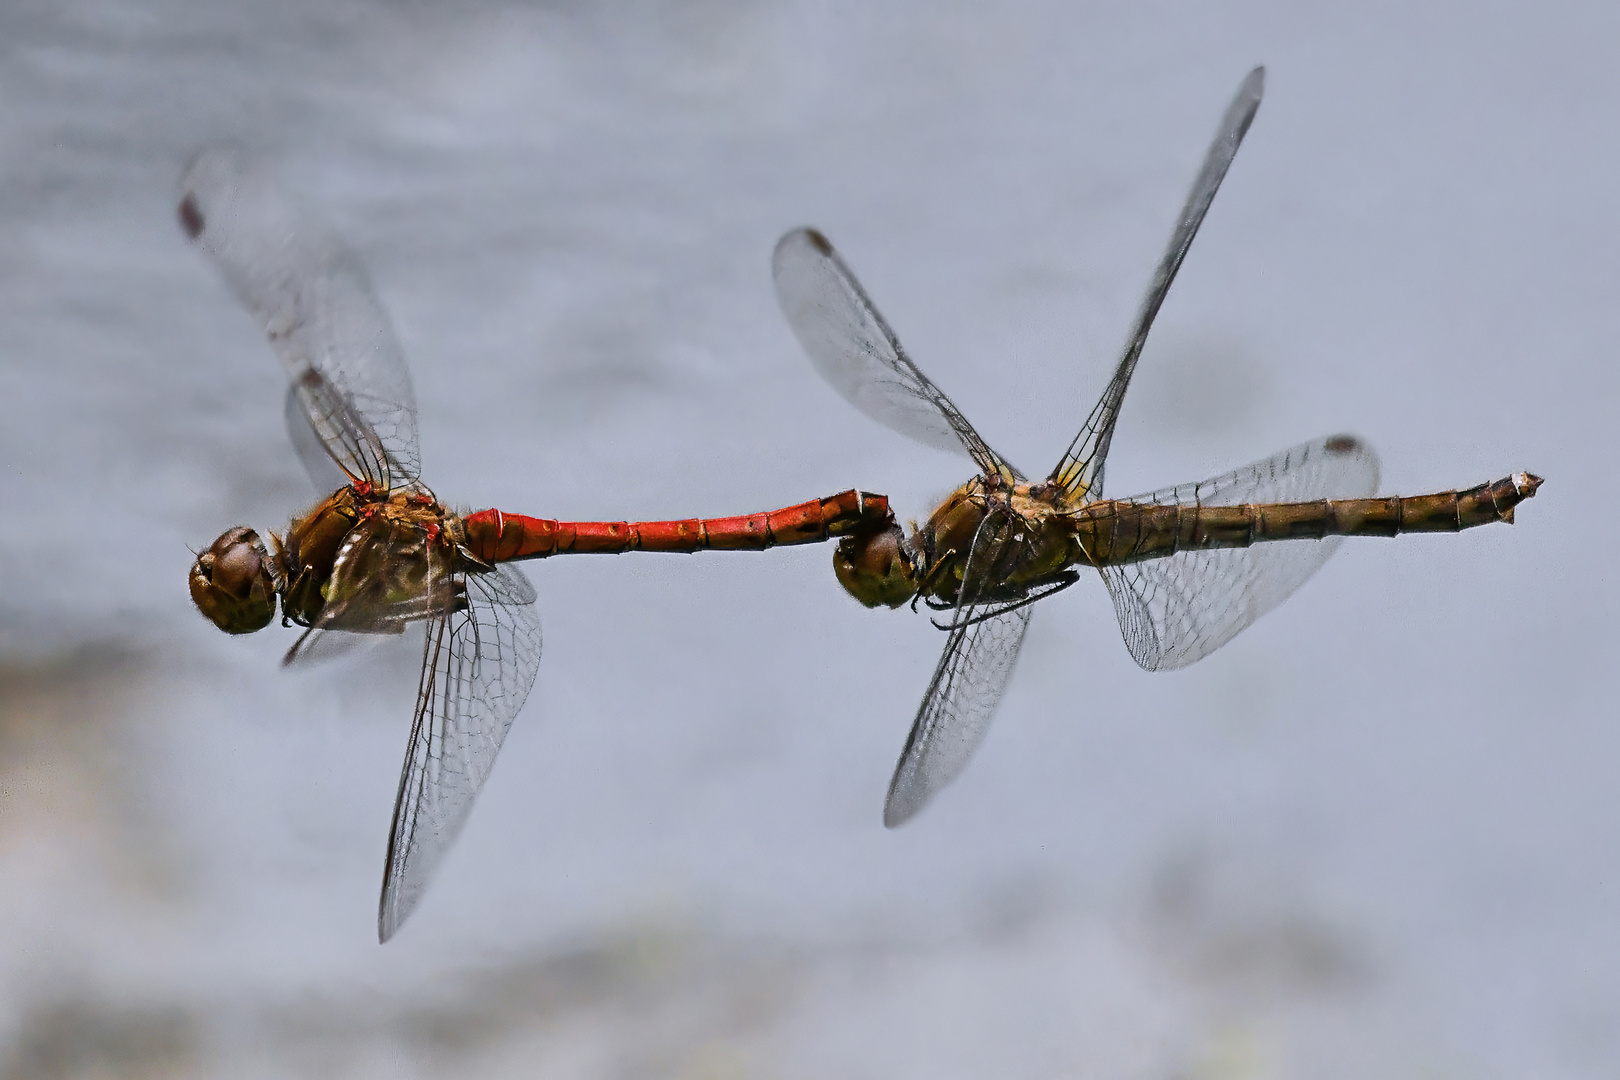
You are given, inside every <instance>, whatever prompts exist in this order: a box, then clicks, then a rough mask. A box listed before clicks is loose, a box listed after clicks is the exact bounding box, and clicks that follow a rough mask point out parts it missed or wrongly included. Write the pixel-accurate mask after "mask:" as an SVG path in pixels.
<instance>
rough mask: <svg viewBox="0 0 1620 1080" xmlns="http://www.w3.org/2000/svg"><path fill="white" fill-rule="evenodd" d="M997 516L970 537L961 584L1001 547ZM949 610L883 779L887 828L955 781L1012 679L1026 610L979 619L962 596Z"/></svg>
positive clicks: (981, 611)
mask: <svg viewBox="0 0 1620 1080" xmlns="http://www.w3.org/2000/svg"><path fill="white" fill-rule="evenodd" d="M1005 525H1006V522H1005V521H1001V522H994V523H993V522H992V520H991V518H988V517H987V518H986V519H985V522H984V524H982V525H981V526H980V529H979V534H978V536H977V537H976V538H975V541H974V545H973V552H972V553H971V555H970V557H969V559H970V564H969V566H968V567H967V570H966V572H965V573H964V575H963V578H964V581H973V580H975V576H974V574H973V571H974V566H973V565H972V564H973V563H974V562H980V563H981V564H982V563H992V564H993V563H995V562H997V561H999V558H1000V556H1001V555H1003V554H1004V553H1005V552H1006V550H1007V549H1006V547H1005V545H1006V544H1008V543H1011V542H1013V541H1011V540H1010V538H1008V536H1007V535H1006V534H1007V531H1008V530H1007V529H1006V528H1005V527H1004V526H1005ZM962 599H963V603H961V604H959V605H958V606H957V607H956V608H955V609H954V610H953V612H952V616H953V626H952V629H951V630H950V637H949V638H948V639H947V640H946V642H945V652H944V653H943V654H942V655H941V656H940V658H939V665H938V666H937V667H935V668H934V678H933V680H932V681H931V682H930V683H929V684H928V692H927V693H926V694H924V695H923V700H922V705H921V706H920V707H919V708H918V710H917V718H916V719H915V720H914V721H913V722H912V725H911V734H910V735H909V736H907V738H906V746H905V749H904V750H902V751H901V752H900V763H899V764H898V765H897V766H895V770H894V778H893V779H892V780H891V781H890V782H889V796H888V800H887V801H886V802H885V804H884V807H883V824H884V825H886V826H888V827H889V828H891V829H892V828H894V827H896V826H897V825H901V824H903V823H905V822H906V821H907V820H909V819H910V818H911V817H912V815H914V814H916V813H917V811H919V810H921V809H922V808H923V806H924V805H926V804H927V802H928V800H929V799H931V798H933V797H934V795H935V793H936V792H938V791H939V790H940V789H941V788H943V787H944V786H945V785H947V784H949V783H950V782H951V781H952V780H954V779H956V777H957V775H958V774H959V773H961V771H962V770H963V769H964V768H965V767H966V766H967V763H968V760H969V759H970V758H972V756H973V752H974V751H975V750H977V749H978V748H979V744H980V743H981V742H983V741H984V735H985V732H986V731H987V730H988V729H989V726H990V718H991V717H992V716H994V715H995V711H996V706H997V705H998V704H999V703H1000V701H1001V695H1002V693H1003V692H1005V691H1006V689H1007V680H1008V679H1009V678H1011V677H1012V671H1013V666H1014V664H1015V663H1016V662H1017V660H1018V649H1019V647H1020V646H1021V645H1022V644H1023V642H1024V631H1025V630H1027V629H1028V628H1029V616H1030V613H1031V612H1032V611H1033V608H1031V607H1020V608H1016V609H1013V610H1009V611H1004V612H1002V613H1000V614H996V615H990V616H989V617H988V618H986V617H984V615H985V611H986V609H985V608H984V607H983V606H982V605H980V604H977V603H975V602H974V599H973V597H971V596H967V595H964V596H963V598H962Z"/></svg>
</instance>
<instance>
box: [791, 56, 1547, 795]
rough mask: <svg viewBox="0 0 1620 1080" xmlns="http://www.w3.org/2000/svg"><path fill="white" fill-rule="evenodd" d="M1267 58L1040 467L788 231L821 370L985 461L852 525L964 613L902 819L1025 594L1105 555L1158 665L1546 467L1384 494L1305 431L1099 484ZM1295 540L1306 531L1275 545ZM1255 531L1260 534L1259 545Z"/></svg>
mask: <svg viewBox="0 0 1620 1080" xmlns="http://www.w3.org/2000/svg"><path fill="white" fill-rule="evenodd" d="M1263 85H1264V69H1262V68H1256V69H1254V71H1252V72H1250V74H1249V76H1248V77H1247V78H1246V79H1245V80H1244V81H1243V83H1242V85H1241V86H1240V87H1239V89H1238V92H1237V95H1236V97H1235V98H1234V99H1233V101H1232V103H1231V105H1230V106H1229V107H1228V109H1227V111H1226V114H1225V116H1224V117H1223V119H1222V120H1221V123H1220V128H1219V131H1218V132H1217V134H1216V137H1215V141H1214V143H1213V144H1212V145H1211V146H1210V148H1209V151H1208V153H1207V154H1206V156H1205V159H1204V164H1203V168H1202V169H1201V170H1200V171H1199V173H1198V177H1197V179H1196V180H1195V181H1194V183H1193V186H1192V190H1191V192H1190V194H1189V195H1188V197H1187V202H1186V205H1185V207H1184V208H1183V210H1182V212H1181V217H1180V219H1179V220H1178V222H1177V224H1176V227H1175V230H1174V232H1173V233H1172V235H1171V238H1170V244H1169V248H1168V250H1167V251H1166V252H1165V254H1164V257H1163V259H1162V260H1161V261H1160V263H1159V266H1158V269H1157V270H1156V272H1155V273H1154V275H1153V280H1152V283H1151V284H1150V285H1149V287H1148V292H1147V297H1146V299H1145V300H1144V302H1143V304H1142V308H1141V311H1140V313H1139V314H1138V316H1137V319H1136V324H1135V326H1134V327H1133V329H1132V331H1131V335H1130V337H1129V339H1128V342H1127V344H1126V347H1125V352H1124V355H1123V356H1122V357H1121V358H1120V361H1119V364H1118V366H1117V367H1116V368H1115V370H1114V375H1113V378H1112V379H1111V380H1110V381H1109V383H1108V386H1107V388H1106V389H1105V390H1104V391H1103V395H1102V399H1101V400H1100V401H1098V402H1097V405H1096V407H1095V408H1093V409H1092V410H1091V414H1090V416H1088V417H1087V419H1086V422H1085V424H1084V426H1083V427H1082V428H1081V429H1080V433H1079V434H1078V435H1076V436H1075V438H1074V441H1073V442H1072V443H1071V444H1070V445H1069V449H1068V450H1067V451H1066V452H1065V453H1064V455H1063V457H1062V459H1061V460H1059V462H1058V463H1057V466H1056V467H1055V468H1054V469H1053V470H1052V471H1051V472H1050V473H1049V474H1048V475H1047V477H1046V478H1045V479H1044V480H1042V481H1039V482H1037V483H1029V482H1027V481H1026V480H1025V478H1024V476H1023V474H1022V473H1020V472H1019V471H1018V470H1017V469H1015V468H1013V467H1012V465H1011V464H1009V463H1008V462H1007V459H1006V458H1004V457H1002V456H1001V455H1000V454H998V453H996V452H995V451H994V450H992V449H991V448H990V445H989V444H988V443H987V442H985V440H984V438H983V437H982V436H980V435H979V433H978V432H977V431H976V430H975V429H974V428H973V426H972V425H971V424H969V423H968V422H967V419H966V418H965V417H963V415H962V413H961V412H960V411H959V410H958V409H957V408H956V406H955V405H953V404H952V403H951V401H950V399H949V398H947V397H946V396H945V395H944V393H942V392H941V391H940V390H939V388H938V387H936V386H935V385H934V384H933V383H932V382H931V381H930V380H929V379H928V377H927V376H925V375H924V374H923V373H922V371H921V370H920V369H918V367H917V366H916V364H914V363H913V362H912V361H911V359H910V357H908V356H907V355H906V353H905V350H904V349H902V348H901V347H900V342H899V341H898V339H896V337H895V334H894V331H893V330H891V329H890V328H889V324H888V323H887V322H886V321H884V319H883V316H882V315H880V314H879V313H878V310H877V308H876V307H875V306H874V305H873V303H872V301H871V300H870V299H869V298H868V297H867V295H866V292H865V290H864V289H862V287H861V285H860V283H859V282H858V281H856V279H855V276H854V275H853V274H852V273H851V272H850V270H849V268H848V267H847V266H845V265H844V262H843V260H842V259H840V258H839V256H838V254H837V252H835V251H834V250H833V247H832V245H831V244H830V243H829V242H828V241H827V239H826V237H824V236H822V235H821V234H820V233H818V232H815V231H814V230H810V229H800V230H796V231H794V232H790V233H788V234H787V235H786V236H784V237H783V238H782V240H781V241H780V243H778V244H777V247H776V253H775V257H774V260H773V270H774V274H775V279H776V289H777V297H778V299H779V300H780V301H781V305H782V310H783V311H784V312H785V313H786V315H787V319H788V322H789V323H790V324H791V326H792V328H793V331H794V333H795V335H796V336H797V337H798V339H799V341H800V343H801V344H802V345H803V346H804V349H805V351H806V352H807V353H808V354H809V356H810V358H811V360H812V361H814V363H815V366H816V368H817V369H818V370H819V371H820V372H821V374H822V375H823V376H824V377H825V378H826V379H827V381H828V382H830V383H831V384H832V386H833V388H834V389H836V390H837V391H838V392H839V393H840V394H842V395H843V396H844V397H845V398H846V399H848V400H849V401H850V403H851V404H853V405H854V406H855V407H856V408H858V409H860V410H861V411H862V412H865V413H866V414H868V415H869V416H871V417H873V418H874V419H876V420H878V421H879V422H881V423H883V424H885V425H887V426H888V427H890V428H892V429H894V430H895V431H898V432H901V433H902V434H905V435H909V436H911V437H913V438H915V439H918V440H920V441H922V442H924V443H927V444H929V445H931V446H937V447H943V448H945V449H948V450H957V451H966V452H967V454H968V455H969V456H970V457H971V458H972V459H973V461H974V463H975V464H976V465H977V466H978V467H979V470H980V475H978V476H976V477H975V478H974V479H972V480H970V481H968V482H967V483H966V484H964V485H962V486H961V487H959V488H957V489H956V490H955V491H953V492H952V493H951V494H950V496H949V497H948V498H946V499H945V501H944V502H943V503H941V504H940V506H939V507H938V509H936V510H935V511H934V512H933V514H932V515H931V516H930V517H929V518H928V520H927V521H926V522H925V523H924V524H923V525H922V527H921V528H917V527H915V526H913V531H912V534H911V536H910V537H907V536H905V535H904V533H903V532H902V531H901V529H900V527H899V526H898V525H896V526H894V527H893V528H891V529H889V530H887V531H885V532H878V533H867V534H864V535H862V536H858V537H850V538H847V539H845V540H843V541H841V542H840V543H839V545H838V549H837V552H836V554H835V556H834V569H835V571H836V572H837V575H838V579H839V581H840V582H841V583H842V584H843V586H844V588H845V589H846V590H848V591H849V592H850V593H851V594H852V595H853V596H854V597H855V598H856V599H858V600H860V601H861V602H862V603H863V604H866V605H867V606H869V607H876V606H880V605H886V606H889V607H899V606H900V605H901V604H904V603H907V602H908V601H909V602H910V603H911V604H912V605H913V607H915V605H916V603H917V601H918V600H919V599H920V600H922V601H923V602H924V603H926V604H928V605H929V606H930V607H932V608H934V609H936V610H940V611H945V612H949V614H948V615H947V616H945V617H944V621H943V622H936V625H938V626H940V628H941V629H943V630H946V631H948V632H949V635H950V636H949V637H948V638H947V639H946V643H945V652H944V655H943V656H941V657H940V661H939V664H938V666H937V667H936V668H935V669H934V676H933V680H932V682H930V683H929V686H928V691H927V693H926V694H925V695H924V696H923V701H922V706H921V707H920V708H919V709H918V711H917V716H916V720H915V721H914V722H913V724H912V727H911V733H910V735H909V737H908V738H907V740H906V745H905V749H904V750H903V751H902V752H901V755H900V762H899V765H898V767H897V768H896V769H895V773H894V778H893V780H892V782H891V783H890V786H889V794H888V800H887V803H886V805H885V808H884V822H885V824H887V825H889V826H891V827H892V826H895V825H899V824H900V823H902V822H904V821H905V820H907V819H908V818H910V817H911V816H912V815H913V814H915V813H916V812H917V811H918V810H920V809H921V808H922V806H923V805H924V804H925V803H926V802H927V801H928V800H929V799H930V798H931V797H932V796H933V795H934V794H935V793H936V792H937V791H938V790H939V789H940V788H942V787H943V786H945V785H946V784H948V783H949V782H950V781H951V780H952V779H954V778H955V777H956V776H957V774H958V773H960V772H961V771H962V769H963V768H964V767H965V766H966V765H967V762H968V759H969V758H970V757H971V756H972V754H973V752H974V750H975V749H976V748H977V747H978V745H979V743H980V741H981V740H982V739H983V737H984V734H985V730H986V728H987V726H988V725H989V722H990V718H991V715H992V714H993V713H994V712H995V709H996V705H997V703H998V702H999V701H1000V699H1001V695H1002V691H1003V690H1004V688H1005V687H1006V685H1007V680H1008V678H1009V676H1010V675H1011V674H1012V669H1013V664H1014V661H1015V660H1016V659H1017V656H1018V650H1019V646H1020V645H1021V644H1022V642H1023V638H1024V631H1025V629H1026V628H1027V627H1028V625H1029V617H1030V607H1029V605H1030V604H1031V603H1033V602H1034V601H1036V600H1039V599H1042V598H1043V597H1046V596H1050V595H1051V594H1052V593H1055V592H1058V591H1060V590H1062V589H1065V588H1067V587H1068V586H1070V585H1072V584H1073V583H1074V582H1075V581H1077V580H1078V579H1079V577H1080V571H1081V569H1083V568H1086V567H1090V568H1094V569H1095V570H1097V571H1098V572H1099V573H1100V574H1101V576H1102V580H1103V584H1104V585H1105V586H1106V587H1107V589H1108V592H1109V595H1110V597H1111V598H1112V599H1113V603H1114V613H1115V615H1116V616H1117V617H1118V620H1119V625H1120V630H1121V631H1122V632H1123V634H1124V637H1125V646H1126V648H1127V649H1128V650H1129V651H1130V654H1131V656H1132V657H1133V658H1134V659H1135V660H1136V662H1137V663H1138V664H1140V665H1141V666H1142V667H1144V668H1146V669H1147V670H1149V671H1165V670H1170V669H1174V668H1179V667H1184V666H1186V665H1187V664H1191V663H1192V662H1193V661H1195V660H1198V659H1200V658H1201V657H1204V656H1207V655H1208V654H1209V653H1211V652H1213V651H1214V650H1215V649H1217V648H1219V647H1220V646H1221V645H1224V644H1225V643H1226V642H1228V641H1230V640H1231V639H1232V637H1233V636H1234V635H1236V634H1237V633H1238V632H1239V631H1240V630H1242V629H1243V628H1244V627H1246V626H1248V625H1249V624H1250V623H1252V622H1253V621H1254V620H1255V619H1257V618H1258V617H1260V616H1261V615H1262V614H1264V613H1265V612H1267V611H1269V610H1270V609H1271V608H1273V607H1275V606H1276V605H1277V604H1278V603H1280V602H1281V601H1282V600H1283V599H1284V598H1285V597H1287V596H1288V595H1289V594H1290V593H1292V592H1293V591H1294V590H1295V589H1297V588H1299V586H1300V585H1302V584H1303V583H1304V582H1305V580H1306V579H1307V578H1309V577H1310V576H1311V574H1313V573H1314V572H1315V571H1316V569H1317V568H1318V567H1320V566H1321V565H1322V563H1323V562H1324V561H1325V560H1326V559H1327V557H1328V556H1329V555H1331V554H1332V553H1333V552H1334V550H1335V549H1336V547H1337V544H1338V538H1339V537H1343V536H1394V535H1396V534H1397V533H1402V532H1435V531H1448V532H1450V531H1457V530H1460V529H1466V528H1471V527H1473V526H1476V525H1484V524H1488V523H1490V522H1494V521H1504V522H1511V521H1512V520H1513V508H1514V506H1516V505H1517V504H1518V503H1519V502H1520V501H1521V500H1523V499H1526V498H1529V497H1530V496H1531V495H1533V494H1534V493H1535V491H1536V488H1537V487H1538V486H1539V485H1540V483H1541V478H1540V477H1537V476H1533V475H1531V474H1529V473H1524V472H1520V473H1515V474H1514V475H1513V476H1510V477H1507V478H1506V479H1503V480H1498V481H1496V482H1494V483H1490V484H1482V485H1480V486H1478V487H1475V488H1470V489H1468V490H1466V491H1448V492H1443V493H1440V494H1435V495H1422V496H1416V497H1409V498H1376V499H1375V498H1371V497H1370V496H1371V495H1372V493H1373V491H1374V490H1375V489H1376V488H1377V486H1378V462H1377V459H1376V457H1374V455H1373V452H1372V450H1371V449H1370V448H1369V447H1368V446H1367V445H1366V444H1365V443H1364V442H1362V441H1361V440H1359V439H1356V438H1354V437H1353V436H1349V435H1334V436H1330V437H1328V438H1325V439H1318V440H1316V441H1314V442H1309V443H1304V444H1302V445H1300V446H1295V447H1291V448H1290V449H1287V450H1284V451H1282V452H1281V453H1279V454H1274V455H1272V456H1271V457H1269V458H1266V459H1265V460H1263V461H1257V462H1255V463H1253V464H1252V465H1246V466H1244V467H1243V468H1241V469H1235V470H1233V471H1232V472H1229V473H1225V474H1223V475H1221V476H1216V477H1213V478H1211V479H1209V480H1204V481H1202V482H1199V483H1193V484H1181V485H1178V486H1176V487H1171V488H1165V489H1164V490H1161V491H1155V492H1151V493H1149V494H1146V495H1139V496H1136V497H1134V498H1130V499H1117V500H1115V499H1108V500H1105V499H1104V498H1103V497H1102V492H1103V465H1104V463H1105V462H1106V460H1107V458H1108V448H1109V444H1110V442H1111V441H1112V438H1113V434H1114V423H1115V421H1116V420H1117V419H1118V417H1119V408H1120V403H1121V402H1122V401H1123V400H1124V397H1125V388H1126V386H1127V385H1128V384H1129V382H1130V379H1131V373H1132V371H1134V370H1135V368H1136V361H1137V358H1138V357H1139V356H1140V355H1141V353H1142V346H1143V343H1144V342H1145V341H1146V340H1147V335H1148V330H1149V328H1150V327H1151V326H1152V325H1153V320H1154V317H1155V316H1156V315H1157V314H1158V311H1159V307H1160V305H1161V304H1162V303H1163V302H1164V298H1165V294H1166V292H1167V291H1168V290H1169V288H1170V283H1171V282H1172V281H1174V280H1175V276H1176V272H1177V271H1178V270H1179V269H1180V267H1181V263H1182V259H1183V258H1184V257H1185V256H1186V254H1187V249H1188V247H1189V246H1190V245H1191V244H1192V240H1193V236H1194V235H1195V234H1196V233H1197V231H1198V227H1199V225H1200V223H1201V222H1202V221H1203V219H1204V214H1205V212H1206V211H1208V209H1209V206H1210V202H1211V201H1212V200H1213V199H1214V197H1215V192H1216V189H1217V188H1219V187H1220V184H1221V180H1222V178H1223V177H1225V175H1226V171H1227V167H1228V166H1229V165H1230V164H1231V162H1232V159H1233V156H1234V155H1235V154H1236V153H1237V149H1238V144H1239V143H1241V142H1242V140H1243V136H1244V134H1245V133H1246V132H1247V131H1248V129H1249V124H1250V122H1251V121H1252V120H1253V119H1254V115H1255V112H1256V110H1257V109H1258V108H1259V106H1260V97H1261V92H1262V88H1263ZM1274 540H1275V541H1281V540H1292V541H1294V542H1293V543H1286V544H1285V543H1264V541H1274ZM1251 545H1255V546H1251Z"/></svg>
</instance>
